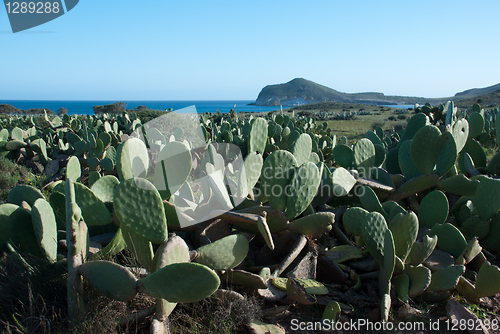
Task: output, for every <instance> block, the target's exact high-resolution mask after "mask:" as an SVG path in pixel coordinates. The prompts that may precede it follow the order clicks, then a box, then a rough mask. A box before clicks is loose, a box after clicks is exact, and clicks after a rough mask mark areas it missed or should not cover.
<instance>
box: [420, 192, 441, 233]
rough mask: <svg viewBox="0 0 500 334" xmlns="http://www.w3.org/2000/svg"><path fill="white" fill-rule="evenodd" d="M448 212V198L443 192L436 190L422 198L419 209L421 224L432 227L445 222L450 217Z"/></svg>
mask: <svg viewBox="0 0 500 334" xmlns="http://www.w3.org/2000/svg"><path fill="white" fill-rule="evenodd" d="M448 213H449V204H448V198H446V195H445V194H444V193H443V192H441V191H439V190H434V191H431V192H430V193H428V194H427V195H426V196H425V197H424V198H423V199H422V202H421V203H420V208H419V210H418V221H419V223H420V226H422V227H428V228H432V227H433V226H434V225H435V224H443V223H444V222H445V221H446V219H447V218H448Z"/></svg>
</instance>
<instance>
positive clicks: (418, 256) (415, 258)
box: [409, 235, 438, 266]
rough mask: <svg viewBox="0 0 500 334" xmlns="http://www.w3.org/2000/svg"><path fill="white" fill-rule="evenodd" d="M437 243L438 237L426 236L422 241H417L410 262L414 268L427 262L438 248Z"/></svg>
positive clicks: (411, 252) (412, 248)
mask: <svg viewBox="0 0 500 334" xmlns="http://www.w3.org/2000/svg"><path fill="white" fill-rule="evenodd" d="M437 241H438V236H437V235H435V236H433V237H429V236H428V235H425V236H424V237H423V238H422V241H415V242H414V243H413V245H412V247H411V251H410V255H409V262H410V263H411V264H412V265H414V266H418V265H419V264H421V263H422V262H424V261H425V260H427V258H428V257H429V256H430V255H431V254H432V252H433V251H434V249H435V248H436V245H437Z"/></svg>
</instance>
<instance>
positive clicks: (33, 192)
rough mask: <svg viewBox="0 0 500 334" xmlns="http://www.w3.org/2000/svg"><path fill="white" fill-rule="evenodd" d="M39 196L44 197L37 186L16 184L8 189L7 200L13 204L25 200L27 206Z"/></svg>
mask: <svg viewBox="0 0 500 334" xmlns="http://www.w3.org/2000/svg"><path fill="white" fill-rule="evenodd" d="M39 198H42V199H45V197H44V196H43V194H42V192H41V191H40V190H38V189H37V188H35V187H32V186H25V185H18V186H15V187H14V188H12V190H11V191H9V195H8V197H7V200H8V201H9V203H12V204H15V205H21V203H22V202H23V201H25V202H26V203H28V204H29V206H33V205H34V204H35V201H36V200H37V199H39Z"/></svg>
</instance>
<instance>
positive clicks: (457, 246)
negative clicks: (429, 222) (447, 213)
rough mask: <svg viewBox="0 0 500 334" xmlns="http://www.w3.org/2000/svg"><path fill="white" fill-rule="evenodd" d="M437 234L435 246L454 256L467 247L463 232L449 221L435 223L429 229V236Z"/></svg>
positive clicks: (457, 255)
mask: <svg viewBox="0 0 500 334" xmlns="http://www.w3.org/2000/svg"><path fill="white" fill-rule="evenodd" d="M434 235H437V236H438V242H437V247H438V248H439V249H441V250H443V251H445V252H448V253H450V254H451V255H453V256H454V257H459V256H460V254H461V253H462V251H463V250H464V249H465V248H466V247H467V241H466V240H465V238H464V236H463V234H462V233H461V232H460V231H459V230H458V229H457V228H456V227H455V226H453V225H451V224H450V223H446V224H436V225H434V226H433V227H432V229H431V231H430V236H431V237H432V236H434Z"/></svg>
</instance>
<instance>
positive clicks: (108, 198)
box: [90, 175, 120, 203]
mask: <svg viewBox="0 0 500 334" xmlns="http://www.w3.org/2000/svg"><path fill="white" fill-rule="evenodd" d="M119 184H120V180H118V179H117V178H116V177H115V176H114V175H105V176H103V177H101V178H100V179H99V180H97V181H96V182H94V184H93V185H92V187H90V190H92V192H93V193H94V194H95V195H96V196H97V197H98V198H99V199H100V200H101V201H103V202H104V203H109V202H113V193H114V192H115V189H116V187H117V186H118V185H119Z"/></svg>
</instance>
